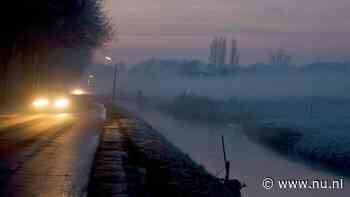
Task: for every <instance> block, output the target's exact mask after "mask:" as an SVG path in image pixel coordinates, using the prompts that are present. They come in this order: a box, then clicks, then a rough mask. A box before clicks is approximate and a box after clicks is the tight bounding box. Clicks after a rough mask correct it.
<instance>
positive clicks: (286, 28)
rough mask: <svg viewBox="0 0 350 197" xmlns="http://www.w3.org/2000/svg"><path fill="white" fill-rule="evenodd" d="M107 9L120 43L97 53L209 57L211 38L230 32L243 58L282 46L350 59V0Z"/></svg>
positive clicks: (162, 3)
mask: <svg viewBox="0 0 350 197" xmlns="http://www.w3.org/2000/svg"><path fill="white" fill-rule="evenodd" d="M105 8H106V11H107V13H108V15H110V16H111V17H112V22H113V23H114V24H115V25H116V26H117V27H118V42H116V41H115V40H113V41H111V42H110V43H108V46H107V47H106V49H104V50H102V51H99V53H97V57H99V56H101V55H105V54H106V55H111V56H113V57H114V58H115V59H118V60H124V61H127V62H137V61H139V60H142V59H144V58H147V57H162V58H198V59H202V60H207V58H208V54H209V49H208V46H209V43H210V40H211V39H212V38H213V37H214V36H216V35H218V36H220V35H225V36H227V37H228V38H231V37H235V38H237V39H238V44H239V47H240V51H241V59H242V61H243V63H254V62H263V61H267V56H268V54H269V53H270V52H271V51H272V50H274V49H276V48H280V47H282V48H286V49H288V50H289V51H290V52H291V54H292V55H293V57H294V58H293V59H294V61H295V62H296V63H306V62H310V61H323V60H330V61H333V60H346V59H347V58H350V39H349V35H350V20H349V19H350V1H349V0H293V1H291V0H106V5H105ZM348 60H349V59H348Z"/></svg>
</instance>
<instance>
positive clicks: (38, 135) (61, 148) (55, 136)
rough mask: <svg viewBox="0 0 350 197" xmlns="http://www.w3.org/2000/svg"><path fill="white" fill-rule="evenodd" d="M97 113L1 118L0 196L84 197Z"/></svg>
mask: <svg viewBox="0 0 350 197" xmlns="http://www.w3.org/2000/svg"><path fill="white" fill-rule="evenodd" d="M101 113H102V111H101V112H93V113H91V112H90V113H80V114H37V115H23V114H11V115H0V196H14V197H16V196H26V197H27V196H30V197H36V196H38V197H39V196H40V197H42V196H49V197H56V196H60V197H61V196H62V197H63V196H85V195H86V191H87V185H88V180H89V175H90V169H91V165H92V162H93V157H94V153H95V150H96V147H97V145H98V140H99V132H100V130H101V129H100V128H101V125H102V123H103V117H102V114H101Z"/></svg>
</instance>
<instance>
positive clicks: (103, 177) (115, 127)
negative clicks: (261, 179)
mask: <svg viewBox="0 0 350 197" xmlns="http://www.w3.org/2000/svg"><path fill="white" fill-rule="evenodd" d="M107 117H108V120H107V121H106V123H105V126H104V130H103V133H102V137H101V141H100V145H99V147H98V150H97V152H96V156H95V161H94V164H93V170H92V178H91V179H90V184H89V196H102V197H105V196H106V197H107V196H159V197H165V196H167V197H172V196H216V197H220V196H233V197H234V196H240V189H241V188H240V184H239V182H238V181H237V182H234V183H233V184H231V185H225V184H223V183H222V182H221V181H220V180H218V179H217V178H215V177H213V176H212V175H210V174H209V173H208V172H207V171H206V170H205V169H204V168H203V167H202V166H200V165H198V164H196V163H195V162H193V161H192V160H191V159H190V158H189V156H188V155H186V154H184V153H183V152H181V150H179V149H178V148H176V147H175V146H173V145H172V144H171V143H169V142H168V141H167V140H166V139H165V138H164V137H163V136H162V135H160V134H159V133H158V132H157V131H155V130H154V129H153V128H152V127H151V126H150V125H148V124H147V123H145V122H144V121H142V120H140V119H138V118H135V116H132V115H130V114H128V112H126V111H124V110H122V109H120V108H118V107H115V106H109V107H108V110H107ZM194 140H195V139H194Z"/></svg>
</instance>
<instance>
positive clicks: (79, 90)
mask: <svg viewBox="0 0 350 197" xmlns="http://www.w3.org/2000/svg"><path fill="white" fill-rule="evenodd" d="M71 94H73V95H78V96H79V95H84V94H86V92H85V91H84V90H83V89H75V90H73V91H72V92H71Z"/></svg>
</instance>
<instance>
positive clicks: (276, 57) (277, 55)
mask: <svg viewBox="0 0 350 197" xmlns="http://www.w3.org/2000/svg"><path fill="white" fill-rule="evenodd" d="M291 60H292V57H291V55H289V54H288V52H287V50H285V49H278V50H277V51H274V52H272V53H271V54H270V57H269V61H270V64H271V65H277V66H289V65H290V64H291Z"/></svg>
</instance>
